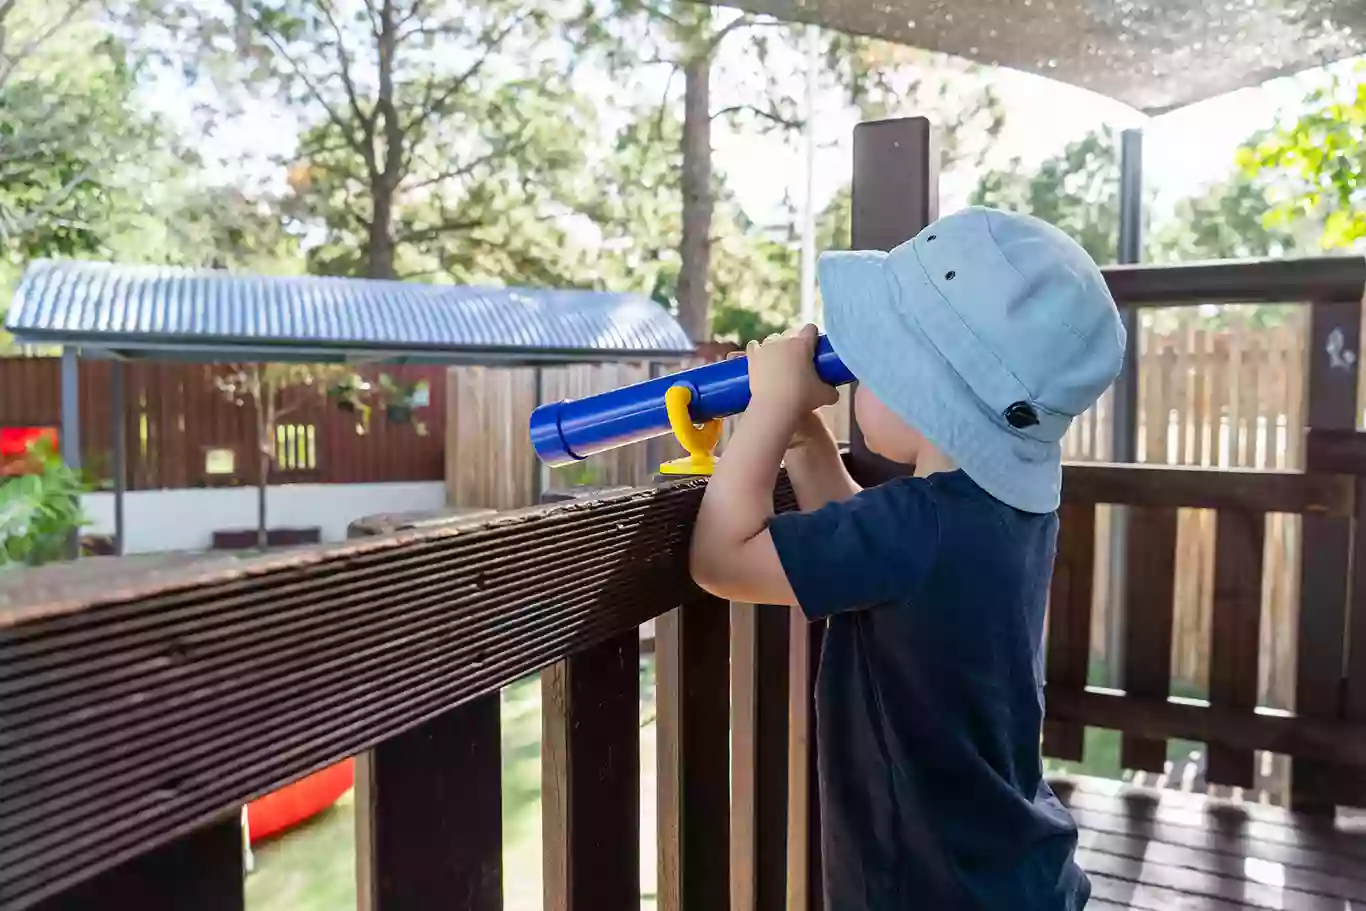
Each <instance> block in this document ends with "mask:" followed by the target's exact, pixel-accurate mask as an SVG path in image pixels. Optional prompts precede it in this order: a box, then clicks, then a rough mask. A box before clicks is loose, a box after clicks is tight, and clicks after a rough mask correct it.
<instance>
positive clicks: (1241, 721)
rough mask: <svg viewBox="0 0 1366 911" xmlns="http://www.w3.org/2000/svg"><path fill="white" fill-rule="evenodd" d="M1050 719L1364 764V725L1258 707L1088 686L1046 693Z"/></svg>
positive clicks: (1365, 729)
mask: <svg viewBox="0 0 1366 911" xmlns="http://www.w3.org/2000/svg"><path fill="white" fill-rule="evenodd" d="M1045 696H1046V698H1047V702H1048V717H1049V720H1051V721H1061V722H1068V723H1073V724H1092V725H1099V726H1103V727H1118V728H1119V729H1120V730H1123V731H1125V732H1126V733H1130V734H1138V735H1141V736H1144V737H1150V738H1154V739H1165V738H1169V737H1177V738H1182V739H1185V740H1195V741H1200V742H1204V743H1217V744H1219V745H1221V746H1226V747H1235V748H1240V749H1247V750H1269V751H1271V752H1273V753H1284V754H1286V755H1288V756H1297V757H1305V758H1310V759H1324V760H1330V761H1332V762H1342V763H1348V764H1351V765H1355V766H1361V767H1363V768H1366V724H1361V723H1358V722H1352V721H1325V720H1321V719H1316V718H1301V717H1298V716H1296V715H1294V714H1291V713H1289V712H1278V711H1273V710H1270V709H1257V710H1256V711H1252V712H1241V711H1238V712H1235V711H1230V710H1227V709H1220V708H1219V707H1217V706H1211V705H1210V704H1209V703H1208V702H1206V701H1204V700H1200V699H1179V698H1176V697H1171V698H1168V699H1154V698H1148V697H1141V696H1130V695H1126V694H1125V693H1124V692H1123V691H1122V690H1110V689H1105V688H1103V687H1086V688H1085V689H1083V690H1080V691H1076V690H1063V689H1056V690H1052V691H1048V692H1046V693H1045Z"/></svg>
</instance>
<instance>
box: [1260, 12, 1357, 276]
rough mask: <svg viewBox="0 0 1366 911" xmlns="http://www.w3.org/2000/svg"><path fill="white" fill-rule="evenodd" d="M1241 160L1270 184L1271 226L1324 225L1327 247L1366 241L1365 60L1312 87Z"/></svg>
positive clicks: (1322, 238) (1323, 239) (1322, 235)
mask: <svg viewBox="0 0 1366 911" xmlns="http://www.w3.org/2000/svg"><path fill="white" fill-rule="evenodd" d="M1344 8H1345V7H1344ZM1238 163H1239V165H1240V166H1241V167H1242V169H1243V173H1244V174H1245V175H1246V176H1247V177H1248V178H1252V179H1257V180H1260V181H1262V182H1265V183H1269V184H1270V186H1271V196H1272V200H1273V202H1274V206H1273V208H1272V209H1271V212H1270V213H1269V218H1268V220H1269V222H1270V223H1271V224H1273V225H1275V226H1278V227H1281V228H1291V227H1292V226H1294V225H1296V224H1297V223H1298V224H1304V223H1306V222H1308V223H1318V224H1320V225H1321V231H1320V234H1319V243H1320V245H1321V246H1322V247H1324V248H1325V249H1333V248H1343V247H1352V246H1354V245H1357V244H1360V243H1361V242H1362V241H1363V240H1366V64H1359V65H1358V66H1357V67H1356V68H1355V70H1354V71H1353V72H1352V74H1351V75H1350V76H1349V77H1347V78H1343V77H1340V76H1337V75H1334V76H1333V77H1332V78H1330V79H1329V80H1328V82H1327V83H1326V84H1324V85H1321V86H1319V87H1317V88H1315V89H1313V90H1312V91H1310V92H1309V93H1308V95H1306V96H1305V98H1304V101H1303V102H1302V104H1301V107H1300V112H1299V114H1298V116H1297V117H1294V118H1293V119H1291V118H1285V119H1283V121H1282V123H1281V124H1279V125H1278V126H1276V127H1274V128H1273V129H1271V130H1267V131H1265V132H1263V133H1261V134H1259V135H1257V136H1255V137H1253V138H1252V139H1250V140H1249V141H1248V142H1247V143H1246V144H1245V145H1244V146H1243V148H1242V149H1240V150H1239V153H1238Z"/></svg>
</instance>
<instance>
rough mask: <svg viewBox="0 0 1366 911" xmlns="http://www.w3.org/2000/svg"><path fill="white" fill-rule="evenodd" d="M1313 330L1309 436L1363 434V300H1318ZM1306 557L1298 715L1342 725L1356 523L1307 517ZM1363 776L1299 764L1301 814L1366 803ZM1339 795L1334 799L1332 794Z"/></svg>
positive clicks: (1296, 786)
mask: <svg viewBox="0 0 1366 911" xmlns="http://www.w3.org/2000/svg"><path fill="white" fill-rule="evenodd" d="M1310 313H1311V317H1310V326H1309V339H1308V344H1309V383H1308V396H1307V398H1308V401H1307V402H1306V405H1305V407H1306V412H1307V413H1306V420H1305V424H1306V428H1305V429H1306V430H1355V429H1356V426H1357V375H1358V371H1359V370H1360V366H1361V365H1360V351H1359V345H1360V339H1361V295H1360V292H1359V291H1354V292H1353V293H1352V294H1351V296H1350V297H1346V298H1345V299H1344V298H1342V297H1339V298H1336V299H1330V300H1317V301H1314V302H1313V305H1312V309H1311V311H1310ZM1303 522H1304V525H1303V528H1304V537H1303V544H1302V547H1301V557H1300V614H1299V647H1298V650H1297V652H1296V656H1295V662H1296V665H1295V713H1296V714H1297V715H1304V716H1308V717H1319V718H1329V719H1336V718H1340V717H1341V716H1342V713H1343V712H1344V710H1345V706H1344V701H1345V700H1344V698H1343V696H1344V692H1345V686H1344V680H1343V663H1344V661H1343V659H1344V657H1345V651H1344V648H1345V643H1346V641H1347V599H1348V591H1347V588H1348V585H1347V580H1348V579H1349V578H1350V549H1351V546H1352V543H1351V536H1352V528H1351V520H1350V519H1345V518H1335V517H1329V516H1322V515H1314V514H1312V513H1311V514H1308V515H1305V516H1304V519H1303ZM1361 782H1362V780H1361V777H1360V775H1352V774H1350V773H1348V772H1347V770H1346V769H1344V768H1342V767H1337V766H1332V765H1327V764H1325V763H1322V762H1311V761H1308V760H1304V759H1296V760H1295V761H1294V763H1293V765H1292V768H1291V777H1290V800H1291V806H1292V807H1293V808H1295V809H1297V810H1303V811H1309V812H1322V813H1328V814H1331V813H1332V812H1333V804H1334V802H1335V801H1334V799H1333V797H1336V802H1338V803H1341V804H1343V805H1353V804H1360V803H1361V802H1362V801H1363V800H1366V793H1363V792H1366V787H1363V786H1362V783H1361ZM1328 795H1332V797H1330V796H1328Z"/></svg>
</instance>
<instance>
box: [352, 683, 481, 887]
mask: <svg viewBox="0 0 1366 911" xmlns="http://www.w3.org/2000/svg"><path fill="white" fill-rule="evenodd" d="M501 709H502V703H501V700H500V698H499V694H498V693H497V692H493V693H490V694H488V695H487V696H481V697H479V698H478V699H475V700H473V701H471V702H467V703H465V704H464V705H461V706H458V707H457V708H454V709H450V710H449V711H447V712H444V713H443V714H441V715H438V716H437V717H435V718H433V719H431V720H429V721H425V722H423V723H422V724H420V725H418V726H417V727H415V728H412V729H411V730H409V731H406V732H404V733H402V734H399V735H398V736H397V737H393V738H391V739H389V740H385V741H384V742H382V743H380V744H379V745H378V746H376V747H375V748H374V749H372V750H370V751H369V752H368V753H365V754H362V756H360V757H357V760H358V761H357V762H356V852H357V857H358V861H357V864H356V874H357V888H356V896H357V906H358V907H359V908H360V909H361V911H426V909H432V911H436V909H445V908H450V907H459V908H461V909H468V911H500V909H501V908H502V906H503V800H502V744H501V737H500V733H501V724H500V716H501Z"/></svg>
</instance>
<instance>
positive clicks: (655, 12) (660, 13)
mask: <svg viewBox="0 0 1366 911" xmlns="http://www.w3.org/2000/svg"><path fill="white" fill-rule="evenodd" d="M636 2H637V3H638V4H639V5H640V8H641V9H642V10H644V11H645V13H646V15H650V16H654V17H655V18H656V19H663V20H664V21H665V22H667V23H669V24H670V25H673V26H677V27H678V28H686V26H684V24H683V20H681V19H679V18H678V17H677V16H674V15H672V14H670V13H667V12H665V11H664V10H662V9H660V8H659V7H657V6H652V5H650V4H649V3H647V2H645V0H636Z"/></svg>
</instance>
